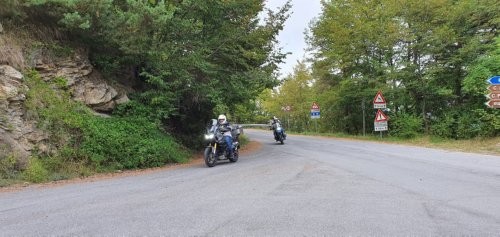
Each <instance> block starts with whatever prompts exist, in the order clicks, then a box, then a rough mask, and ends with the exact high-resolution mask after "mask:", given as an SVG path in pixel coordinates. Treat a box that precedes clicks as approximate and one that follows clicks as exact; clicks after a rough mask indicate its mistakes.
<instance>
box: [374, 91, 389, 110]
mask: <svg viewBox="0 0 500 237" xmlns="http://www.w3.org/2000/svg"><path fill="white" fill-rule="evenodd" d="M373 108H374V109H384V108H386V102H385V99H384V96H382V92H381V91H378V92H377V95H375V98H373Z"/></svg>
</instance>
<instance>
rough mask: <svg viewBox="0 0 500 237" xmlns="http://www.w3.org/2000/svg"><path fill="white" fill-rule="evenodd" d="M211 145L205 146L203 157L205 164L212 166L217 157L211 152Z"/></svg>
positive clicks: (215, 162)
mask: <svg viewBox="0 0 500 237" xmlns="http://www.w3.org/2000/svg"><path fill="white" fill-rule="evenodd" d="M212 149H213V148H212V147H207V148H205V153H204V156H203V157H204V158H205V164H206V165H207V166H208V167H214V166H215V165H216V164H217V159H216V157H215V156H214V153H213V152H212Z"/></svg>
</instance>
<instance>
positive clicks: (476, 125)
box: [431, 109, 500, 139]
mask: <svg viewBox="0 0 500 237" xmlns="http://www.w3.org/2000/svg"><path fill="white" fill-rule="evenodd" d="M431 133H432V134H433V135H437V136H440V137H444V138H454V139H470V138H474V137H478V136H480V137H493V136H497V135H498V134H499V133H500V113H499V112H497V111H496V110H485V109H474V110H469V111H467V112H464V110H458V111H457V110H453V111H448V112H446V113H444V114H443V115H441V116H440V118H439V119H436V120H435V121H433V122H432V124H431Z"/></svg>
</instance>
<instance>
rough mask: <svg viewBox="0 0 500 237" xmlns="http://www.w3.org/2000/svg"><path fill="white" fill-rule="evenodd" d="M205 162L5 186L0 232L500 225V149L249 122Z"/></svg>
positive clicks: (276, 231) (345, 231)
mask: <svg viewBox="0 0 500 237" xmlns="http://www.w3.org/2000/svg"><path fill="white" fill-rule="evenodd" d="M245 133H246V134H247V135H248V136H249V137H250V138H251V139H252V140H255V141H259V142H261V143H262V148H261V149H260V150H259V151H256V152H254V153H251V154H245V155H244V156H241V157H240V160H239V161H238V162H237V163H224V164H220V165H218V166H216V167H214V168H207V167H206V166H205V165H204V164H197V165H194V166H191V167H184V168H180V169H176V170H169V171H164V172H157V173H150V174H145V175H141V176H134V177H123V178H117V179H111V180H104V181H98V182H93V183H80V184H71V185H66V186H62V187H53V188H44V189H37V188H31V189H26V190H22V191H19V192H9V193H0V236H34V235H37V236H39V235H72V236H73V235H85V236H89V235H90V236H93V235H112V236H116V235H127V236H129V235H176V236H179V235H181V236H186V235H189V236H192V235H197V236H198V235H210V236H228V235H230V236H235V235H236V236H248V235H252V236H263V235H265V236H292V235H293V236H299V235H307V236H310V235H315V236H317V235H330V236H331V235H384V236H385V235H405V236H408V235H418V236H421V235H426V236H428V235H453V236H456V235H461V236H462V235H473V236H493V235H495V236H498V235H500V157H498V156H489V155H476V154H469V153H460V152H449V151H442V150H434V149H426V148H416V147H408V146H401V145H388V144H379V143H371V142H359V141H349V140H338V139H328V138H313V137H305V136H293V135H289V136H288V140H287V141H286V143H285V145H279V144H277V143H275V142H274V141H273V140H272V135H271V132H270V131H260V130H251V129H246V130H245Z"/></svg>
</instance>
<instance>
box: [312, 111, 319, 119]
mask: <svg viewBox="0 0 500 237" xmlns="http://www.w3.org/2000/svg"><path fill="white" fill-rule="evenodd" d="M320 116H321V115H320V112H319V111H311V118H312V119H319V118H320Z"/></svg>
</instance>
